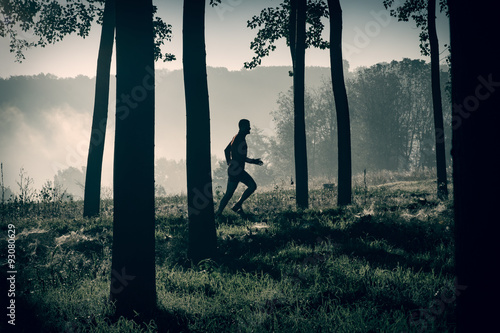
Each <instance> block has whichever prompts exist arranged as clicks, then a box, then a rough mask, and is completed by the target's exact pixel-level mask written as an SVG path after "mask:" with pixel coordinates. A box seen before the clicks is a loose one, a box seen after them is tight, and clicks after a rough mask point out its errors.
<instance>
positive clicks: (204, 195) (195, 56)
mask: <svg viewBox="0 0 500 333" xmlns="http://www.w3.org/2000/svg"><path fill="white" fill-rule="evenodd" d="M182 39H183V61H182V62H183V67H184V91H185V98H186V125H187V139H186V141H187V147H186V148H187V153H186V166H187V195H188V216H189V247H188V255H189V258H191V259H192V260H193V261H194V262H198V261H200V260H202V259H205V258H213V257H214V256H215V252H216V248H217V236H216V230H215V220H214V202H213V191H212V173H211V162H210V159H211V153H210V108H209V99H208V84H207V66H206V53H205V0H185V1H184V14H183V35H182Z"/></svg>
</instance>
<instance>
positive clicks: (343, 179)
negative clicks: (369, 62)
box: [328, 0, 352, 206]
mask: <svg viewBox="0 0 500 333" xmlns="http://www.w3.org/2000/svg"><path fill="white" fill-rule="evenodd" d="M328 8H329V11H330V63H331V65H330V69H331V75H332V88H333V95H334V97H335V109H336V110H337V127H338V131H337V135H338V140H337V145H338V154H339V162H338V183H339V184H338V201H337V203H338V205H339V206H342V205H348V204H350V203H351V197H352V194H351V178H352V167H351V124H350V121H349V103H348V101H347V92H346V88H345V82H344V68H343V62H342V9H341V7H340V2H339V0H328Z"/></svg>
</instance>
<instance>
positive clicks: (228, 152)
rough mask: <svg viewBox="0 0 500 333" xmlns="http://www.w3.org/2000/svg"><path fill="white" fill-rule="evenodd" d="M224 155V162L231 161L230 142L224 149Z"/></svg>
mask: <svg viewBox="0 0 500 333" xmlns="http://www.w3.org/2000/svg"><path fill="white" fill-rule="evenodd" d="M224 156H226V162H227V164H229V162H231V143H229V144H228V145H227V147H226V149H224Z"/></svg>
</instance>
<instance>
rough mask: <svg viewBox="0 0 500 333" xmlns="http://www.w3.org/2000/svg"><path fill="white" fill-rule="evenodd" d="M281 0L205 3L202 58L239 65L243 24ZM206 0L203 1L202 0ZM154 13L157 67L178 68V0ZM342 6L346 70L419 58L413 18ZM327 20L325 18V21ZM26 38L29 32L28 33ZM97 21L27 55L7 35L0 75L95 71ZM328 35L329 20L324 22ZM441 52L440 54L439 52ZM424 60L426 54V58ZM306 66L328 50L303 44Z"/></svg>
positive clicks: (357, 2)
mask: <svg viewBox="0 0 500 333" xmlns="http://www.w3.org/2000/svg"><path fill="white" fill-rule="evenodd" d="M280 2H281V0H267V1H266V0H223V1H222V5H220V6H218V7H215V8H212V7H210V6H208V5H207V9H206V33H205V34H206V48H207V64H208V66H213V67H226V68H228V69H229V70H239V69H241V68H242V67H243V63H244V62H245V61H249V60H251V58H252V56H253V53H252V51H251V50H250V48H249V45H250V42H251V40H252V39H253V38H254V37H255V34H256V31H254V30H251V29H249V28H247V27H246V22H247V20H248V19H250V18H251V17H252V16H253V15H256V14H258V13H259V12H260V11H261V10H262V9H263V8H265V7H268V6H273V7H276V6H278V4H279V3H280ZM207 3H208V1H207ZM155 4H156V5H157V6H158V15H159V16H161V17H162V18H163V20H164V21H165V22H167V23H170V24H172V26H173V39H172V41H171V42H167V43H166V46H165V48H164V50H163V51H164V52H170V53H173V54H175V55H176V56H177V60H176V61H173V62H170V63H163V62H158V63H157V64H156V68H157V69H163V68H166V69H172V70H173V69H180V68H182V1H166V0H160V1H155ZM341 5H342V8H343V21H344V30H343V43H344V45H343V51H344V58H345V59H347V60H348V61H349V63H350V68H351V70H352V69H354V68H356V67H358V66H370V65H373V64H376V63H378V62H383V61H391V60H401V59H402V58H405V57H406V58H413V59H415V58H423V59H425V58H424V57H422V56H421V55H420V49H419V46H418V45H419V40H418V34H419V29H417V28H416V27H415V24H414V23H413V22H397V20H396V19H395V18H391V17H389V16H388V11H387V10H385V8H384V7H383V5H382V0H344V1H341ZM325 23H326V22H325ZM437 25H438V30H439V31H438V33H439V42H440V47H441V49H443V46H444V44H447V43H448V41H449V30H448V20H447V18H446V17H444V15H442V14H439V16H438V22H437ZM27 37H28V38H29V37H30V35H29V34H27ZM99 37H100V26H95V27H94V29H93V30H92V31H91V34H90V36H89V37H88V38H86V39H82V38H80V37H76V36H71V37H67V38H66V39H65V40H64V41H63V42H61V43H59V44H56V45H50V46H48V47H46V48H44V49H42V48H40V49H33V50H30V51H28V52H26V54H25V55H26V60H25V61H24V62H23V63H22V64H19V63H15V62H14V55H13V54H11V53H9V44H8V40H6V39H2V40H0V59H1V63H2V66H0V77H4V78H5V77H8V76H12V75H33V74H38V73H40V72H42V73H51V74H54V75H56V76H60V77H74V76H77V75H80V74H83V75H87V76H90V77H92V76H95V68H96V62H97V52H98V45H99ZM324 37H325V39H328V26H326V28H325V33H324ZM445 55H446V52H445V53H443V54H442V55H441V58H444V56H445ZM426 60H428V59H426ZM290 63H291V59H290V52H289V50H288V49H287V48H286V46H285V44H284V43H281V44H278V49H277V50H276V51H275V52H274V53H272V54H271V55H270V56H269V57H268V58H267V59H264V61H263V63H262V65H263V66H274V65H285V66H289V65H290ZM306 65H307V66H325V67H327V66H329V56H328V51H327V50H314V49H311V50H308V51H307V53H306Z"/></svg>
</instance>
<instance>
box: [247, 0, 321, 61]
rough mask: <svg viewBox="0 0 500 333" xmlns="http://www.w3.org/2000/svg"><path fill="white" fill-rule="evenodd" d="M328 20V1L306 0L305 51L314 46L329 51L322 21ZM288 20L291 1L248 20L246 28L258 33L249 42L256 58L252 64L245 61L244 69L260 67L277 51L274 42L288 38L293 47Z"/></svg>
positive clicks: (267, 9) (288, 43)
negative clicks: (323, 33)
mask: <svg viewBox="0 0 500 333" xmlns="http://www.w3.org/2000/svg"><path fill="white" fill-rule="evenodd" d="M328 17H329V16H328V6H327V5H326V3H325V2H323V1H320V0H308V1H307V16H306V24H307V27H306V48H309V47H311V46H314V47H318V48H320V49H326V48H328V47H329V46H330V44H329V42H328V41H325V40H323V38H322V37H321V33H322V32H323V28H324V24H323V22H322V21H321V19H322V18H328ZM289 21H290V0H284V1H283V2H282V3H281V4H280V5H279V6H278V7H269V8H265V9H263V10H262V11H261V12H260V14H259V15H255V16H253V17H252V19H251V20H249V21H247V27H249V28H250V29H259V30H258V32H257V36H256V37H255V39H254V40H253V41H252V42H251V43H250V49H252V50H253V51H254V52H255V54H256V55H255V56H254V57H253V58H252V60H251V61H250V62H245V64H244V66H245V68H248V69H252V68H255V67H257V66H258V65H260V64H261V62H262V58H264V57H266V56H268V55H269V54H270V53H271V52H272V51H274V50H275V49H276V45H275V43H276V42H277V41H278V40H279V39H281V38H285V40H286V45H287V46H290V40H289V39H290V33H289V28H290V24H289Z"/></svg>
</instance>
